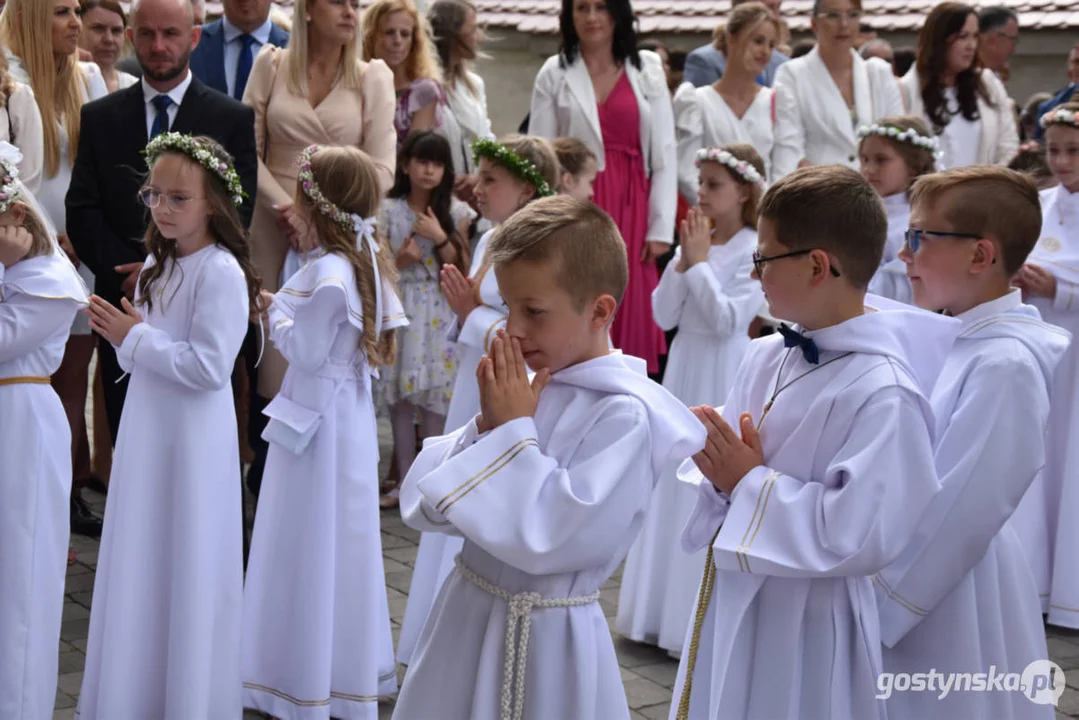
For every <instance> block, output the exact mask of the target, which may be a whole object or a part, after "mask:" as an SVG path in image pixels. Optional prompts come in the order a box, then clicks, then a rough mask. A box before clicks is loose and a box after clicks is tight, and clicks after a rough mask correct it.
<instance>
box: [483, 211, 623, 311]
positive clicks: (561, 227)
mask: <svg viewBox="0 0 1079 720" xmlns="http://www.w3.org/2000/svg"><path fill="white" fill-rule="evenodd" d="M487 257H488V258H489V259H490V261H491V264H492V265H494V267H495V268H496V269H497V268H498V267H499V266H504V265H509V264H511V263H516V262H532V263H539V262H548V261H551V262H555V261H557V263H558V268H557V270H556V273H557V277H556V282H557V283H558V285H559V287H561V288H562V289H563V290H565V291H566V292H567V293H569V294H570V297H572V298H573V302H574V305H575V306H576V307H577V309H578V310H581V309H583V308H584V306H585V305H586V304H587V303H588V302H590V301H591V300H594V299H596V298H597V297H599V296H600V295H610V296H611V297H613V298H614V299H615V302H617V303H618V304H621V303H622V296H623V295H625V293H626V284H627V283H628V282H629V265H628V263H627V261H626V243H625V241H624V240H623V239H622V234H621V233H619V232H618V226H617V225H615V224H614V220H612V219H611V216H610V215H608V214H607V213H605V212H603V211H602V210H600V209H599V208H598V207H596V206H595V205H594V204H592V203H591V202H587V201H584V200H575V199H574V198H571V197H569V196H568V195H554V196H551V197H545V198H539V199H538V200H535V201H533V202H531V203H529V204H528V205H526V206H525V207H523V208H521V209H520V210H518V211H517V212H515V213H514V214H513V215H512V216H511V217H510V219H509V220H507V221H506V222H504V223H502V224H501V225H500V226H498V229H496V230H495V232H494V235H492V236H491V240H490V242H489V244H488V245H487Z"/></svg>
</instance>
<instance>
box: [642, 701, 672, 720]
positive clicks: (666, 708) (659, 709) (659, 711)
mask: <svg viewBox="0 0 1079 720" xmlns="http://www.w3.org/2000/svg"><path fill="white" fill-rule="evenodd" d="M637 712H639V713H640V714H641V715H643V716H644V717H646V718H648V720H667V718H668V717H669V716H670V714H671V704H670V703H669V702H665V703H660V704H658V705H649V706H648V707H643V708H640V709H638V710H637Z"/></svg>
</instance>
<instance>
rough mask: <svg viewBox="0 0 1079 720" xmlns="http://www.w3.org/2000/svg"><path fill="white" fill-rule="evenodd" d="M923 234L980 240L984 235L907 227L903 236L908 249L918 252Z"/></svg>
mask: <svg viewBox="0 0 1079 720" xmlns="http://www.w3.org/2000/svg"><path fill="white" fill-rule="evenodd" d="M923 235H935V236H937V237H950V238H962V239H966V240H980V239H981V237H982V236H981V235H975V234H973V233H957V232H940V231H937V230H922V229H921V228H907V231H906V232H905V233H903V237H904V239H905V240H906V241H907V249H908V250H910V251H911V252H912V253H916V252H918V248H919V247H921V245H922V236H923Z"/></svg>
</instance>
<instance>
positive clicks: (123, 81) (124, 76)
mask: <svg viewBox="0 0 1079 720" xmlns="http://www.w3.org/2000/svg"><path fill="white" fill-rule="evenodd" d="M138 81H139V79H138V78H137V77H135V76H134V75H132V74H131V73H126V72H124V71H123V70H117V71H116V89H117V90H123V89H124V88H129V87H131V86H132V85H134V84H135V83H137V82H138Z"/></svg>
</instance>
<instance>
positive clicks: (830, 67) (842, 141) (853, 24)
mask: <svg viewBox="0 0 1079 720" xmlns="http://www.w3.org/2000/svg"><path fill="white" fill-rule="evenodd" d="M861 17H862V5H861V0H815V1H814V3H813V18H812V20H811V21H810V22H811V26H812V28H813V32H814V33H815V34H816V36H817V46H816V47H815V48H813V50H812V51H810V52H809V54H807V55H803V56H802V57H800V58H797V59H795V60H791V61H790V62H788V63H784V64H783V65H782V66H781V67H780V68H779V70H778V71H777V72H776V81H775V85H774V88H775V92H776V125H775V148H774V149H773V150H772V176H773V178H774V179H779V178H781V177H783V176H784V175H787V174H789V173H791V172H793V171H794V170H795V169H797V168H799V167H802V166H804V165H830V164H839V165H846V166H847V167H849V168H853V169H855V170H856V169H858V137H857V135H856V130H857V129H858V127H859V126H860V125H869V124H871V123H873V122H875V121H877V120H879V119H881V118H885V117H889V116H892V115H902V114H903V103H902V100H901V99H900V96H899V86H898V84H897V83H896V80H895V77H894V76H893V75H892V67H891V66H890V65H889V64H888V63H886V62H884V61H883V60H881V59H879V58H870V59H869V60H863V59H862V57H861V56H860V55H858V53H857V52H855V50H854V40H855V39H856V38H857V37H858V23H859V21H860V20H861Z"/></svg>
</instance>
